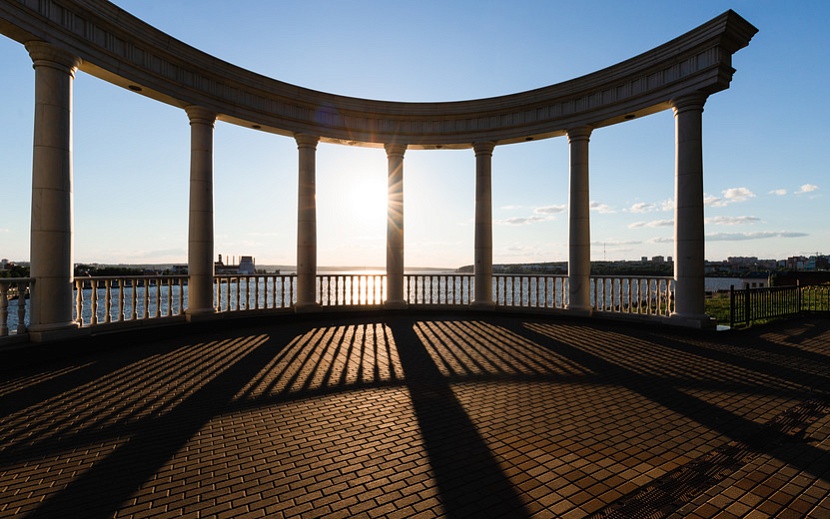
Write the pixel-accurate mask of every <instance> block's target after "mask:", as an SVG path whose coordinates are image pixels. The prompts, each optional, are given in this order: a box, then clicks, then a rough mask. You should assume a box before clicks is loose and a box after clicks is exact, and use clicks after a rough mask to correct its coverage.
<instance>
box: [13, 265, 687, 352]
mask: <svg viewBox="0 0 830 519" xmlns="http://www.w3.org/2000/svg"><path fill="white" fill-rule="evenodd" d="M33 282H34V280H33V279H29V278H15V279H0V337H2V336H8V335H10V334H11V333H14V332H16V333H17V334H20V333H25V331H26V318H27V316H26V312H27V309H26V308H27V307H26V297H27V295H28V291H29V287H30V286H31V283H33ZM386 283H387V279H386V276H385V275H380V274H321V275H318V276H317V286H316V297H317V300H318V303H319V304H320V305H321V306H322V307H328V308H334V307H352V308H362V307H379V306H382V305H383V303H384V301H385V300H386V298H387V284H386ZM296 287H297V277H296V275H293V274H292V275H280V274H257V275H241V276H240V275H217V276H215V277H214V308H215V310H216V311H217V312H222V313H225V312H234V313H235V312H240V313H245V312H260V313H261V312H263V311H291V310H293V308H294V305H295V304H296V302H297V292H296ZM674 290H675V285H674V280H673V279H672V278H670V277H646V276H627V277H617V276H593V277H592V278H591V306H592V308H593V310H594V311H595V312H599V313H622V314H633V315H642V316H650V317H654V316H660V317H664V316H670V315H671V313H672V312H673V311H674ZM403 296H404V299H405V300H406V302H407V304H408V305H409V306H410V307H419V306H420V307H462V308H463V307H467V306H469V305H471V304H472V303H473V301H474V300H475V281H474V277H473V275H471V274H456V273H444V274H406V275H404V294H403ZM493 297H494V300H495V303H496V307H497V308H503V309H508V308H526V309H542V310H545V309H550V310H553V309H556V310H564V309H565V308H566V307H567V305H568V300H567V299H568V278H567V276H564V275H540V274H539V275H537V274H530V275H504V274H500V275H494V276H493ZM187 300H188V297H187V276H118V277H85V278H76V279H75V318H76V320H77V322H78V323H79V324H80V325H81V326H84V327H90V326H101V325H105V324H107V325H109V324H115V323H131V322H137V321H148V320H156V321H157V320H162V319H165V318H174V317H177V316H182V315H183V313H184V310H185V309H186V308H187ZM12 307H16V312H15V314H16V315H11V316H10V315H9V309H10V308H12Z"/></svg>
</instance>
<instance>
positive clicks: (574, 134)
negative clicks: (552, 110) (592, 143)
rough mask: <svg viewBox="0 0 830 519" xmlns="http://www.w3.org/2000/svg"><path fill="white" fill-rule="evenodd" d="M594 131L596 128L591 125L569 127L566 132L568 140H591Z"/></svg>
mask: <svg viewBox="0 0 830 519" xmlns="http://www.w3.org/2000/svg"><path fill="white" fill-rule="evenodd" d="M592 131H594V128H593V127H591V126H577V127H576V128H568V129H567V130H566V133H567V134H568V142H573V141H587V140H590V138H591V132H592Z"/></svg>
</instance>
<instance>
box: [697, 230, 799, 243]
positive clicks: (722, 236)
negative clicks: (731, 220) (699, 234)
mask: <svg viewBox="0 0 830 519" xmlns="http://www.w3.org/2000/svg"><path fill="white" fill-rule="evenodd" d="M805 236H809V234H807V233H805V232H791V231H757V232H734V233H732V232H717V233H714V234H707V235H706V240H708V241H747V240H763V239H766V238H803V237H805Z"/></svg>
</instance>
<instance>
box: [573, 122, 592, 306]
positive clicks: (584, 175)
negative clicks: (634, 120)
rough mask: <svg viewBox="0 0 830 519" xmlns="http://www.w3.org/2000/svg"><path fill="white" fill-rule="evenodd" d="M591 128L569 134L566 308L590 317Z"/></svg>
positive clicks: (578, 129) (583, 128)
mask: <svg viewBox="0 0 830 519" xmlns="http://www.w3.org/2000/svg"><path fill="white" fill-rule="evenodd" d="M590 138H591V128H590V127H587V126H582V127H579V128H572V129H570V130H568V143H569V145H570V156H571V171H570V194H569V198H568V305H567V309H568V310H570V311H572V312H573V313H578V314H581V315H590V314H591V205H590V204H591V203H590V194H589V189H588V142H589V140H590Z"/></svg>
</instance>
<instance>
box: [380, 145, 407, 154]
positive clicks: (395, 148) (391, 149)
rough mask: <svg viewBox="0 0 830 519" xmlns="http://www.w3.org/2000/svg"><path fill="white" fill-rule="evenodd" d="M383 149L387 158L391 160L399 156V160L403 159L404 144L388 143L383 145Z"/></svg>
mask: <svg viewBox="0 0 830 519" xmlns="http://www.w3.org/2000/svg"><path fill="white" fill-rule="evenodd" d="M383 147H384V149H385V150H386V157H387V158H392V157H395V156H400V157H401V158H403V154H404V153H405V152H406V144H397V143H393V142H389V143H386V144H384V145H383Z"/></svg>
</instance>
